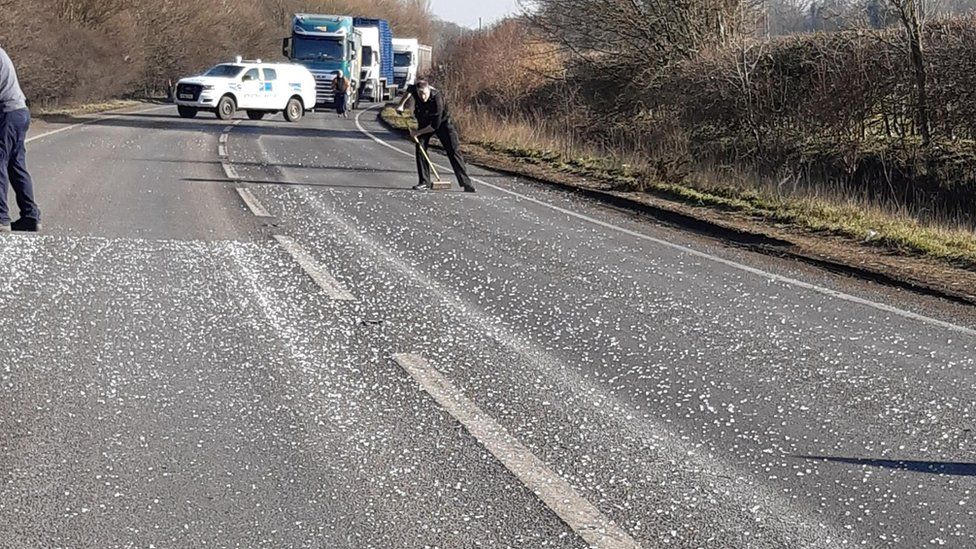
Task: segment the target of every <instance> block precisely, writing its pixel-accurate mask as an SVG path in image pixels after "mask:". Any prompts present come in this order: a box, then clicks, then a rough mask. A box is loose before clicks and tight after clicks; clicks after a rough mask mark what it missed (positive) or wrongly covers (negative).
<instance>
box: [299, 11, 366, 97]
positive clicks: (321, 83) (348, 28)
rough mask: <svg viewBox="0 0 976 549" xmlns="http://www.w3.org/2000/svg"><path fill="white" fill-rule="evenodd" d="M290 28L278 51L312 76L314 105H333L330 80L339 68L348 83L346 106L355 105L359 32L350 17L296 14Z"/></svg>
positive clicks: (359, 44) (359, 58)
mask: <svg viewBox="0 0 976 549" xmlns="http://www.w3.org/2000/svg"><path fill="white" fill-rule="evenodd" d="M291 27H292V34H291V36H290V37H288V38H285V39H284V41H283V42H282V45H281V53H282V54H283V55H284V56H285V57H286V58H288V59H289V60H291V61H292V62H293V63H297V64H299V65H303V66H304V67H305V68H307V69H308V70H309V71H311V73H312V75H314V76H315V84H316V99H315V106H316V107H332V106H333V105H334V103H335V90H334V89H333V86H332V80H333V79H335V77H336V74H337V73H338V72H339V71H342V74H343V75H345V76H346V77H347V78H349V80H350V84H351V86H350V88H349V89H350V93H349V96H348V97H347V101H348V104H349V107H351V108H358V107H359V93H358V91H359V86H360V75H361V72H362V64H361V63H362V33H360V31H359V30H357V29H356V27H355V25H353V18H352V17H347V16H344V15H319V14H309V13H298V14H295V17H294V18H293V20H292V26H291Z"/></svg>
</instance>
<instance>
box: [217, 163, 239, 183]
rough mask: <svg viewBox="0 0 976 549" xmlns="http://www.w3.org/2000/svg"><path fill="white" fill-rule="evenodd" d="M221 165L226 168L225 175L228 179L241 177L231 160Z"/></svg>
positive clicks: (235, 179)
mask: <svg viewBox="0 0 976 549" xmlns="http://www.w3.org/2000/svg"><path fill="white" fill-rule="evenodd" d="M220 167H222V168H223V169H224V175H226V176H227V179H232V180H234V181H237V180H239V179H240V178H241V177H240V176H239V175H237V170H235V169H234V166H231V165H230V163H229V162H221V163H220Z"/></svg>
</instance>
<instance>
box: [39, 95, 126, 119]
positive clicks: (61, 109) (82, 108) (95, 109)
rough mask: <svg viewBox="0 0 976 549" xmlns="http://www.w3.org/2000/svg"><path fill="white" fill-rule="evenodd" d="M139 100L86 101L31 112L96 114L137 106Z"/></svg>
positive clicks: (74, 114)
mask: <svg viewBox="0 0 976 549" xmlns="http://www.w3.org/2000/svg"><path fill="white" fill-rule="evenodd" d="M139 104H140V102H139V101H133V100H129V99H113V100H110V101H101V102H97V103H85V104H82V105H73V106H63V105H59V106H57V107H41V108H39V109H32V112H31V114H32V115H34V116H39V117H40V116H48V117H57V116H79V115H84V114H95V113H100V112H106V111H114V110H118V109H125V108H128V107H135V106H136V105H139Z"/></svg>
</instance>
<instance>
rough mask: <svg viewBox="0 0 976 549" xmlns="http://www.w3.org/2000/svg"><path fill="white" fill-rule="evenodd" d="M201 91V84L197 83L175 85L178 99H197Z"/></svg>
mask: <svg viewBox="0 0 976 549" xmlns="http://www.w3.org/2000/svg"><path fill="white" fill-rule="evenodd" d="M201 93H203V86H200V85H197V84H180V85H179V86H176V98H177V99H179V100H180V101H197V100H199V99H200V94H201Z"/></svg>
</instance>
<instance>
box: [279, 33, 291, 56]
mask: <svg viewBox="0 0 976 549" xmlns="http://www.w3.org/2000/svg"><path fill="white" fill-rule="evenodd" d="M281 55H284V56H285V58H287V59H290V58H291V38H285V39H283V40H282V41H281Z"/></svg>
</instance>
